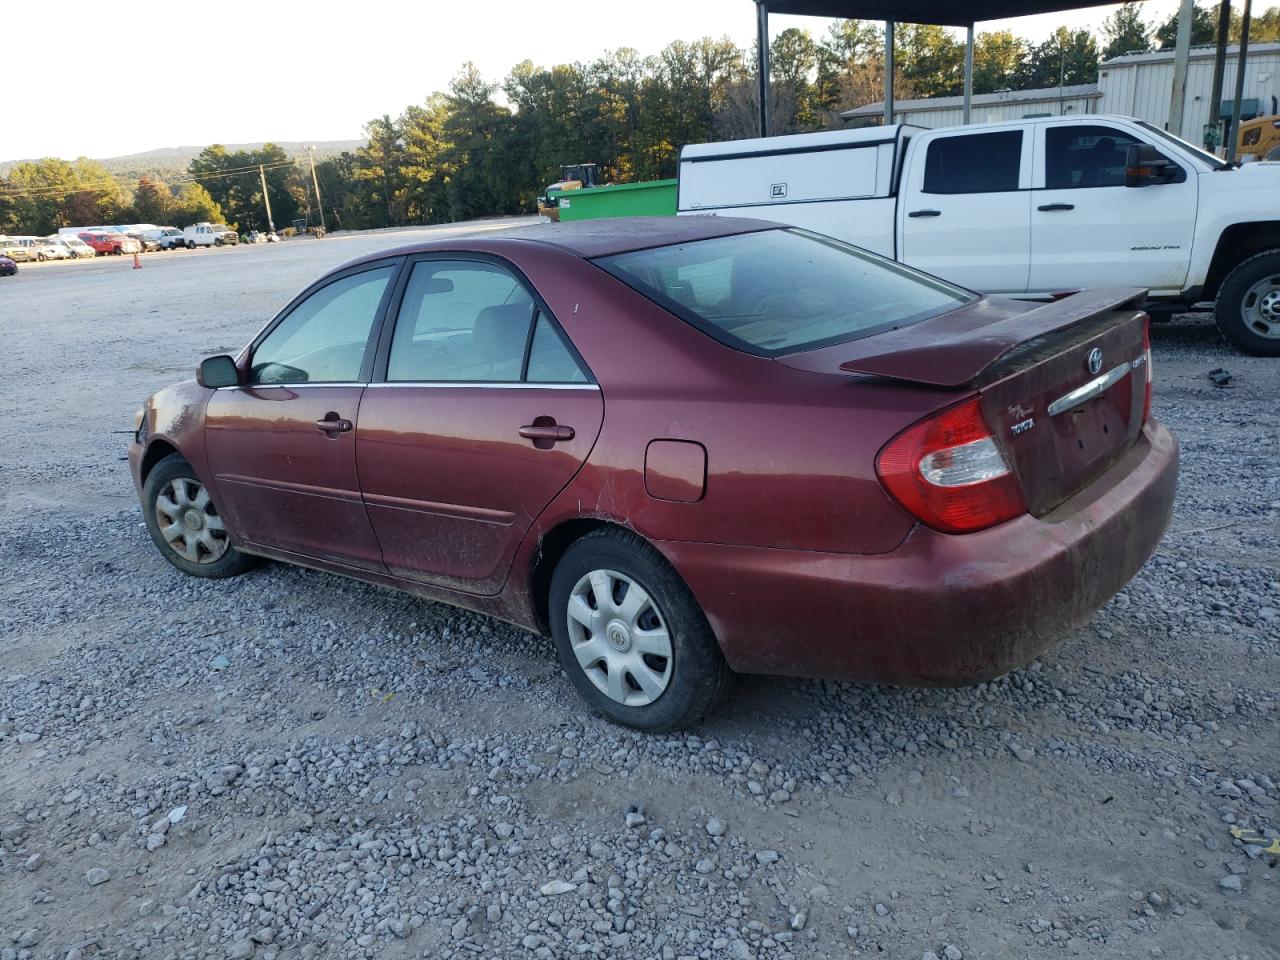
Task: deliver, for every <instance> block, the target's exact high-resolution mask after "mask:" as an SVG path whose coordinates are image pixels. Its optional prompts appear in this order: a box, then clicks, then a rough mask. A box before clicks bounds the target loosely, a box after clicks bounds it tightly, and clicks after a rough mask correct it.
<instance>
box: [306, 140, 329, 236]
mask: <svg viewBox="0 0 1280 960" xmlns="http://www.w3.org/2000/svg"><path fill="white" fill-rule="evenodd" d="M307 156H308V157H310V158H311V185H312V186H313V187H315V188H316V209H317V210H318V211H320V230H321V232H322V233H328V231H327V230H326V229H325V226H324V204H322V203H321V202H320V180H319V179H318V178H317V177H316V148H315V147H307Z"/></svg>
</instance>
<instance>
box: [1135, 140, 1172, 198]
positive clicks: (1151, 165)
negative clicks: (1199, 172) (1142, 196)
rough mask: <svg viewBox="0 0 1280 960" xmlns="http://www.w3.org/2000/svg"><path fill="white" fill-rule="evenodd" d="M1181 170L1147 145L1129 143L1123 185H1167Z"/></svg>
mask: <svg viewBox="0 0 1280 960" xmlns="http://www.w3.org/2000/svg"><path fill="white" fill-rule="evenodd" d="M1179 170H1181V167H1179V166H1178V165H1177V164H1175V163H1174V162H1173V161H1172V160H1170V159H1169V158H1168V157H1166V156H1164V155H1163V154H1162V153H1161V152H1160V151H1159V150H1157V149H1156V148H1155V147H1153V146H1152V145H1151V144H1149V143H1131V144H1129V147H1128V150H1127V152H1126V155H1125V163H1124V185H1125V186H1126V187H1149V186H1151V185H1152V184H1156V183H1168V182H1169V181H1170V180H1172V179H1174V177H1175V176H1177V173H1178V171H1179Z"/></svg>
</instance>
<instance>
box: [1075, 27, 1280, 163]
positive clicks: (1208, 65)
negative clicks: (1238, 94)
mask: <svg viewBox="0 0 1280 960" xmlns="http://www.w3.org/2000/svg"><path fill="white" fill-rule="evenodd" d="M1239 52H1240V48H1239V47H1237V46H1234V45H1233V46H1229V47H1227V59H1226V73H1225V78H1224V81H1223V84H1222V89H1223V91H1224V92H1223V100H1224V101H1227V100H1230V99H1231V93H1230V91H1233V90H1235V83H1236V59H1237V57H1238V55H1239ZM1213 54H1214V48H1213V47H1211V46H1205V47H1192V48H1191V59H1190V62H1189V64H1188V67H1187V98H1186V103H1185V104H1184V106H1183V111H1182V135H1183V137H1184V138H1186V139H1188V140H1191V141H1193V142H1199V141H1200V139H1201V137H1202V135H1203V132H1204V128H1205V125H1206V124H1207V123H1208V122H1209V111H1210V98H1211V97H1212V91H1213ZM1172 87H1173V51H1172V50H1156V51H1153V52H1151V53H1129V54H1125V55H1124V56H1122V57H1115V58H1113V59H1111V60H1106V61H1104V62H1103V63H1102V65H1101V66H1100V67H1099V68H1098V89H1099V90H1101V91H1102V99H1101V101H1100V102H1099V106H1098V112H1099V113H1119V114H1124V115H1125V116H1130V117H1137V118H1138V119H1140V120H1146V121H1147V122H1148V123H1151V124H1154V125H1155V126H1158V127H1164V126H1165V125H1166V124H1167V123H1168V121H1169V104H1170V96H1171V90H1172ZM1277 97H1280V43H1276V42H1271V43H1251V44H1249V54H1248V58H1247V59H1246V61H1245V67H1244V96H1243V97H1242V98H1241V101H1240V118H1241V119H1242V120H1250V119H1252V118H1253V117H1259V116H1269V115H1271V114H1274V113H1276V112H1278V111H1277V106H1280V104H1277V102H1276V101H1277ZM1222 113H1223V115H1224V116H1227V117H1230V116H1231V107H1230V105H1226V106H1224V107H1223V110H1222Z"/></svg>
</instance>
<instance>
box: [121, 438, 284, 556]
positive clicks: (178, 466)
mask: <svg viewBox="0 0 1280 960" xmlns="http://www.w3.org/2000/svg"><path fill="white" fill-rule="evenodd" d="M175 480H176V481H182V480H189V481H191V482H192V483H194V484H200V485H201V486H203V483H202V481H201V480H200V478H199V477H197V476H196V473H195V471H194V470H192V469H191V464H189V463H187V461H186V460H184V459H183V457H182V455H181V454H178V453H172V454H170V455H169V456H167V457H165V458H164V459H163V460H161V461H160V462H159V463H157V464H156V465H155V466H154V467H153V468H152V470H151V472H150V473H149V474H147V480H146V482H145V483H144V484H143V485H142V515H143V519H144V520H145V521H146V524H147V532H148V533H150V534H151V539H152V541H153V542H154V543H155V545H156V549H158V550H159V551H160V554H161V556H163V557H164V558H165V559H166V560H168V561H169V562H170V563H171V564H173V565H174V566H175V567H177V568H178V569H179V570H181V571H182V572H183V573H185V574H187V575H188V576H192V577H206V578H209V579H214V580H221V579H223V578H225V577H237V576H239V575H240V574H242V573H247V572H248V571H250V570H252V569H253V568H254V567H256V566H257V565H258V564H259V563H261V562H262V560H261V558H260V557H255V556H253V555H252V554H248V553H241V552H240V551H239V550H237V549H236V548H235V547H233V546H231V545H230V544H227V546H226V551H225V552H224V553H223V554H222V555H221V556H220V557H218V559H216V560H211V561H207V562H194V561H192V560H188V559H187V558H186V557H183V556H182V555H181V554H179V553H178V552H177V551H176V550H175V549H174V548H173V547H171V546H170V545H169V543H168V542H167V541H166V540H165V538H164V535H163V534H162V533H161V532H160V521H159V518H158V517H157V511H156V501H157V500H158V498H159V497H160V494H161V492H162V491H164V489H165V487H167V486H168V485H169V484H170V483H171V482H173V481H175ZM210 509H211V510H213V512H214V515H216V508H215V507H213V505H212V504H211V505H210Z"/></svg>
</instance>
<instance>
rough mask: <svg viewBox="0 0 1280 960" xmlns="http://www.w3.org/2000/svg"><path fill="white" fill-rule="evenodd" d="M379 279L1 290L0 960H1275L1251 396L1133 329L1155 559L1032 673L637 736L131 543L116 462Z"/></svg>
mask: <svg viewBox="0 0 1280 960" xmlns="http://www.w3.org/2000/svg"><path fill="white" fill-rule="evenodd" d="M406 239H407V237H406V236H405V235H404V234H394V233H392V234H387V233H382V234H365V235H352V236H346V237H344V236H341V235H339V236H336V237H334V238H330V239H328V240H325V241H323V242H315V241H294V242H290V243H286V244H282V245H279V246H270V247H261V248H243V249H231V250H220V251H196V252H191V253H179V254H174V255H172V256H167V255H152V256H148V257H146V258H144V265H145V266H144V269H143V270H142V271H129V270H128V269H127V266H128V265H127V264H120V263H116V262H115V261H110V260H98V261H93V262H89V263H85V264H47V265H40V267H38V268H36V267H32V268H27V267H25V266H24V267H23V268H22V270H21V273H20V274H19V276H18V277H17V278H15V279H13V280H3V281H0V326H2V327H3V329H4V331H5V337H6V356H5V361H4V364H5V367H4V369H5V371H6V374H7V375H6V376H5V377H4V378H3V381H0V413H3V417H2V419H0V424H2V426H0V478H3V480H2V482H3V484H4V497H3V500H2V501H0V569H3V570H4V571H5V573H6V576H5V577H4V579H3V581H0V597H2V599H3V602H2V603H0V960H19V958H23V960H26V958H46V957H48V958H58V960H65V958H68V957H81V958H87V957H108V958H125V957H137V958H148V960H150V958H169V957H173V958H178V957H183V958H186V957H191V958H206V957H207V958H233V957H240V958H250V957H252V958H272V957H275V958H281V960H283V958H295V957H298V958H301V957H315V958H319V957H335V958H366V957H367V958H373V957H378V958H383V957H387V958H398V957H431V958H436V957H458V958H462V957H466V958H471V957H491V958H499V957H502V958H508V957H539V958H552V957H555V958H559V957H577V956H583V957H599V958H606V957H607V958H625V957H635V958H664V960H675V958H686V957H688V958H695V957H696V958H705V960H710V958H721V957H730V958H770V960H773V958H777V960H782V958H789V957H796V958H808V957H848V956H877V957H890V958H910V960H916V958H925V957H938V958H946V960H963V958H979V957H1019V958H1020V957H1042V956H1059V955H1061V956H1088V957H1114V958H1121V957H1123V958H1132V957H1145V956H1168V957H1193V956H1194V957H1209V956H1213V957H1235V958H1237V960H1243V958H1245V957H1248V958H1252V960H1260V958H1263V957H1268V956H1275V955H1276V951H1277V949H1280V925H1278V924H1277V920H1276V914H1275V909H1274V905H1275V902H1276V896H1277V891H1276V881H1277V860H1278V859H1280V855H1278V854H1277V852H1276V851H1277V850H1280V844H1278V843H1277V840H1278V839H1280V833H1278V832H1277V827H1280V815H1278V811H1277V806H1278V804H1280V788H1278V787H1277V781H1278V780H1280V738H1278V737H1277V736H1276V729H1277V721H1278V720H1280V698H1278V696H1277V688H1278V686H1280V684H1278V683H1277V681H1278V680H1280V670H1278V669H1277V667H1278V663H1280V564H1278V561H1277V556H1278V552H1277V545H1278V544H1280V467H1278V465H1280V426H1278V425H1277V418H1276V415H1275V414H1274V412H1273V411H1274V409H1275V399H1276V396H1277V394H1280V363H1277V362H1275V361H1263V360H1255V359H1250V358H1245V357H1241V356H1239V355H1237V354H1235V353H1232V352H1231V351H1230V350H1228V349H1227V348H1226V347H1225V346H1224V345H1223V344H1222V343H1221V342H1220V341H1219V340H1218V338H1217V336H1216V334H1215V333H1214V331H1213V330H1212V328H1211V327H1210V326H1208V325H1206V324H1205V323H1204V322H1203V321H1202V320H1199V319H1193V318H1185V319H1183V320H1181V321H1179V322H1178V323H1176V324H1174V325H1171V326H1167V327H1158V328H1156V330H1155V336H1154V340H1155V370H1156V375H1157V379H1158V387H1157V398H1156V409H1157V414H1158V415H1159V416H1160V417H1161V418H1162V419H1164V420H1165V422H1167V423H1168V424H1169V425H1170V426H1171V427H1172V428H1173V429H1174V430H1175V431H1176V432H1177V434H1178V435H1179V437H1180V439H1181V440H1182V443H1183V454H1184V460H1183V479H1182V489H1181V494H1180V498H1179V503H1178V508H1177V513H1176V516H1175V518H1174V522H1173V527H1172V529H1171V531H1170V533H1169V535H1168V536H1167V538H1166V540H1165V542H1164V544H1163V545H1162V547H1161V549H1160V551H1159V553H1158V554H1157V555H1156V557H1154V558H1153V560H1152V561H1151V562H1150V563H1149V564H1148V565H1147V567H1146V569H1145V570H1143V572H1142V573H1141V574H1140V575H1139V576H1138V577H1137V579H1135V580H1134V582H1133V583H1132V584H1131V585H1130V586H1129V587H1128V588H1127V589H1126V590H1125V591H1124V592H1123V593H1122V594H1121V595H1120V596H1118V597H1117V598H1116V599H1115V600H1114V601H1112V602H1111V603H1110V604H1109V605H1108V606H1107V607H1106V608H1105V609H1104V610H1102V611H1101V612H1100V613H1099V614H1098V615H1097V616H1096V617H1095V618H1094V619H1093V621H1092V622H1091V623H1090V624H1089V625H1088V626H1087V627H1085V628H1084V629H1082V630H1080V631H1078V632H1077V633H1076V634H1074V635H1073V636H1070V637H1068V638H1066V639H1065V640H1064V642H1063V643H1062V644H1061V645H1060V646H1059V647H1057V648H1056V649H1055V650H1054V651H1052V652H1051V653H1050V654H1048V655H1047V656H1045V657H1044V658H1042V659H1041V660H1039V661H1037V662H1036V663H1034V664H1032V665H1030V666H1029V667H1028V668H1026V669H1025V670H1020V671H1018V672H1016V673H1014V674H1013V675H1011V676H1009V677H1006V678H1003V679H1001V680H999V681H997V682H994V683H990V684H984V685H982V686H980V687H975V688H971V689H962V690H907V689H893V688H888V687H876V686H869V685H859V684H845V683H832V682H816V681H815V682H808V681H797V680H779V679H772V678H746V679H744V680H743V681H742V682H741V683H739V684H738V686H737V687H736V690H735V693H734V696H733V699H732V700H731V701H730V702H729V703H728V704H727V706H726V707H725V708H724V709H723V710H722V711H721V712H720V713H718V714H717V715H716V716H714V717H713V718H711V720H710V721H709V722H708V723H707V724H706V725H705V726H703V727H702V728H700V729H698V730H695V731H691V732H686V733H683V734H680V735H673V736H659V737H651V736H642V735H639V734H635V733H632V732H629V731H625V730H622V729H619V728H616V727H611V726H608V725H606V724H605V723H603V722H602V721H599V720H598V719H596V718H595V717H594V716H592V715H590V714H589V713H587V712H586V711H585V710H584V708H583V707H582V705H581V703H580V702H579V701H578V699H577V698H576V696H575V695H574V693H573V691H572V689H571V688H570V686H569V684H568V683H567V681H565V680H564V678H563V677H562V676H561V675H560V672H559V669H558V667H557V665H556V663H555V661H554V658H553V655H552V653H551V650H550V649H549V646H548V644H547V643H546V642H544V641H543V640H541V639H539V638H537V637H533V636H531V635H529V634H526V633H524V632H522V631H520V630H517V629H515V628H512V627H509V626H506V625H503V624H500V623H497V622H496V621H491V620H487V619H485V618H483V617H479V616H475V615H472V614H468V613H464V612H460V611H456V610H452V609H450V608H447V607H443V606H438V605H433V604H430V603H426V602H424V601H419V600H415V599H412V598H409V597H406V596H401V595H397V594H393V593H390V592H387V591H384V590H380V589H377V588H373V587H368V586H364V585H361V584H358V583H355V582H351V581H346V580H342V579H338V578H335V577H331V576H328V575H325V574H319V573H315V572H310V571H305V570H301V569H297V568H289V567H284V566H279V565H268V566H266V567H263V568H262V569H260V570H258V571H255V572H254V573H252V574H250V575H248V576H245V577H242V578H240V579H238V580H234V581H227V582H221V583H207V582H203V581H197V580H192V579H188V578H184V577H182V576H181V575H179V574H178V573H177V572H176V571H175V570H173V569H172V568H171V567H169V566H168V565H167V564H166V563H165V562H164V561H163V560H162V559H161V558H160V557H159V556H158V555H157V554H156V553H155V551H154V548H153V547H152V546H151V544H150V541H149V540H148V538H147V535H146V531H145V529H144V528H143V526H142V523H141V520H140V517H139V515H138V510H137V507H136V502H135V500H134V497H133V492H132V488H131V485H130V482H129V480H128V476H127V472H126V470H125V468H124V464H123V463H121V462H120V461H119V459H118V458H119V456H120V455H121V453H122V450H123V445H124V441H125V437H124V436H122V435H120V434H112V433H111V431H114V430H121V431H123V430H127V429H129V427H130V426H131V424H132V413H133V410H134V409H135V408H136V406H137V405H138V402H139V401H141V400H142V399H143V397H145V396H146V394H147V393H149V392H151V391H152V390H154V389H156V388H157V387H159V386H161V385H163V384H165V383H167V382H170V381H172V380H174V379H178V378H180V377H183V376H186V375H188V372H189V371H190V370H191V369H192V368H193V367H194V364H195V362H196V361H197V360H198V359H199V357H200V356H202V355H205V354H208V353H212V352H215V351H217V350H219V349H220V348H230V347H234V346H237V345H239V344H240V343H242V342H243V341H244V340H246V339H247V338H248V336H249V335H250V334H251V333H252V331H253V330H254V329H255V328H256V327H257V326H258V325H259V324H260V323H261V322H262V321H263V320H265V318H266V317H267V316H268V315H269V314H270V313H271V312H272V311H273V310H274V309H275V308H276V307H277V306H278V305H279V304H281V303H282V302H284V301H285V300H287V299H288V297H289V296H290V295H291V294H292V293H293V292H295V291H296V290H297V289H298V288H299V287H300V286H301V285H302V284H303V283H305V282H306V281H307V280H308V279H309V278H310V277H312V276H314V275H316V274H318V273H320V272H321V271H322V270H324V269H326V268H327V267H328V266H330V265H332V264H335V263H337V262H341V261H342V260H345V259H347V258H349V257H351V256H354V255H356V254H358V253H362V252H364V251H366V250H370V249H376V248H378V247H381V246H391V245H395V244H398V243H401V242H404V241H405V240H406ZM1214 367H1226V368H1227V369H1229V370H1230V371H1231V372H1232V374H1233V380H1232V382H1231V384H1230V385H1229V386H1228V387H1226V388H1217V387H1214V386H1213V385H1211V384H1210V383H1209V382H1208V380H1207V379H1206V378H1205V376H1204V375H1205V373H1206V372H1207V371H1208V370H1210V369H1212V368H1214Z"/></svg>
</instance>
